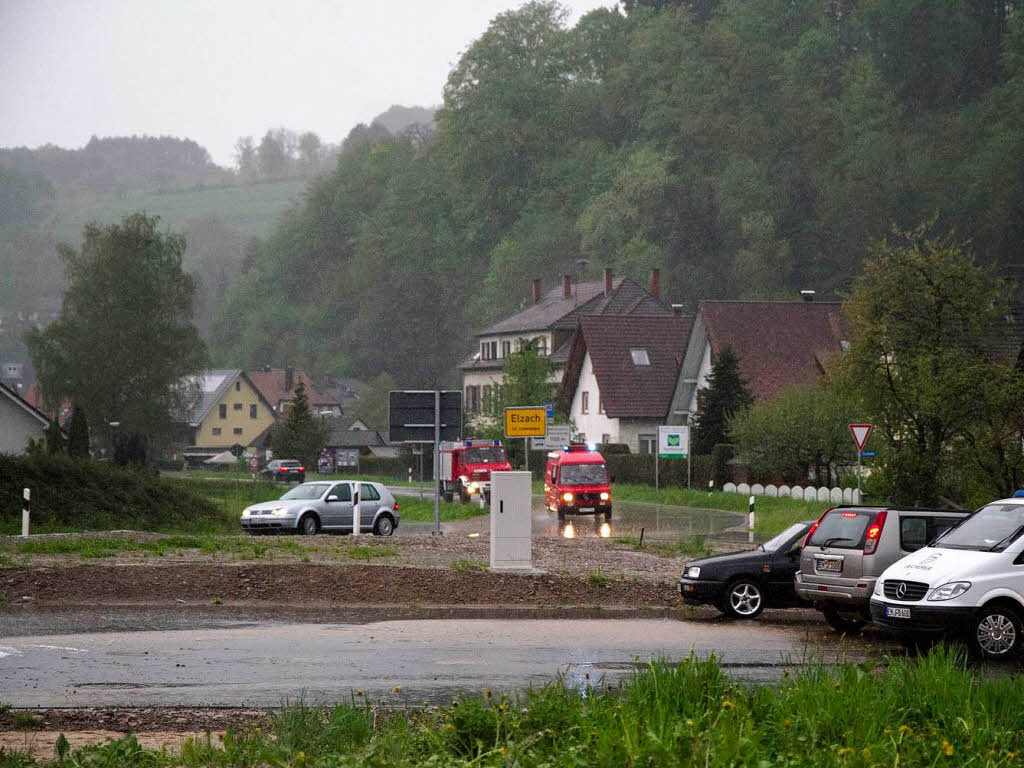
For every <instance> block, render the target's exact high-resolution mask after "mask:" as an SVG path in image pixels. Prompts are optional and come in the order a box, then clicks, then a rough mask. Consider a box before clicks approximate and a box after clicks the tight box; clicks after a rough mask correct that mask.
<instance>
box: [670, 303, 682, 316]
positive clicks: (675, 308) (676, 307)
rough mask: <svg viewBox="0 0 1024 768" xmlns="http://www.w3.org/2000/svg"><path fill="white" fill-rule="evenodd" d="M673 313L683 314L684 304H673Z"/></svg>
mask: <svg viewBox="0 0 1024 768" xmlns="http://www.w3.org/2000/svg"><path fill="white" fill-rule="evenodd" d="M672 314H673V315H681V314H683V305H682V304H673V305H672Z"/></svg>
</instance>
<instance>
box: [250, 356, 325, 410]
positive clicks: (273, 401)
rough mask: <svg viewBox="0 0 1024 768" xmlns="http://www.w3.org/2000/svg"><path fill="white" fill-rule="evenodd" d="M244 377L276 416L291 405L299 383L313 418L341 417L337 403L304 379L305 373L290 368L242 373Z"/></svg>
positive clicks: (307, 379)
mask: <svg viewBox="0 0 1024 768" xmlns="http://www.w3.org/2000/svg"><path fill="white" fill-rule="evenodd" d="M245 375H246V376H247V377H248V378H249V381H251V382H252V384H253V386H255V387H256V389H258V390H259V392H260V394H261V395H262V396H263V398H264V399H265V400H266V401H267V402H268V403H270V405H271V406H272V407H273V409H274V413H275V415H276V416H278V417H279V416H281V415H282V414H283V413H284V412H285V411H286V410H288V408H290V407H291V406H292V404H293V403H294V402H295V388H296V387H297V386H299V382H302V383H303V384H304V385H305V388H306V400H307V401H308V402H309V409H310V410H311V411H312V412H313V414H314V415H319V416H341V414H342V409H341V403H339V402H338V400H337V399H336V398H335V397H334V396H333V395H330V394H327V393H325V392H322V391H321V390H320V389H318V388H317V387H316V386H315V385H314V384H313V382H312V380H311V379H310V378H309V376H307V375H306V373H305V371H297V370H295V369H294V368H292V367H291V366H289V367H287V368H271V367H270V366H264V367H263V368H261V369H259V370H256V371H246V372H245Z"/></svg>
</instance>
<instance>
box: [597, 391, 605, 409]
mask: <svg viewBox="0 0 1024 768" xmlns="http://www.w3.org/2000/svg"><path fill="white" fill-rule="evenodd" d="M597 412H598V413H604V398H603V397H601V392H600V391H598V393H597Z"/></svg>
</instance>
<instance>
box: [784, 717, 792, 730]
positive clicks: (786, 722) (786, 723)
mask: <svg viewBox="0 0 1024 768" xmlns="http://www.w3.org/2000/svg"><path fill="white" fill-rule="evenodd" d="M791 725H793V721H792V720H790V719H789V718H788V717H787V718H786V719H785V720H783V721H782V727H783V728H789V727H790V726H791Z"/></svg>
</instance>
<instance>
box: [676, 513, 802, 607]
mask: <svg viewBox="0 0 1024 768" xmlns="http://www.w3.org/2000/svg"><path fill="white" fill-rule="evenodd" d="M813 524H814V521H813V520H805V521H804V522H802V523H794V524H793V525H791V526H789V528H787V529H786V530H784V531H783V532H782V533H780V534H779V535H778V536H775V537H774V538H771V539H769V540H768V541H766V542H765V543H764V544H762V545H761V546H759V547H758V548H757V549H754V550H751V551H749V552H737V553H735V554H731V555H719V556H718V557H707V558H704V559H703V560H694V561H693V562H691V563H688V564H687V566H686V569H685V570H684V571H683V575H682V577H681V578H680V579H679V584H678V587H679V594H680V595H682V596H683V601H684V602H685V603H687V604H689V605H705V604H710V605H714V606H715V607H716V608H718V610H720V611H721V612H722V613H724V614H725V615H726V616H731V617H733V618H736V619H753V618H754V617H756V616H757V615H758V614H760V613H761V611H762V610H764V609H765V608H766V607H772V608H789V607H792V606H795V605H798V604H799V602H800V601H799V600H798V599H797V596H796V591H795V590H794V589H793V579H794V578H795V576H796V572H797V571H798V570H799V569H800V547H801V546H802V545H803V543H804V538H805V537H806V536H807V531H808V530H810V527H811V525H813Z"/></svg>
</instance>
